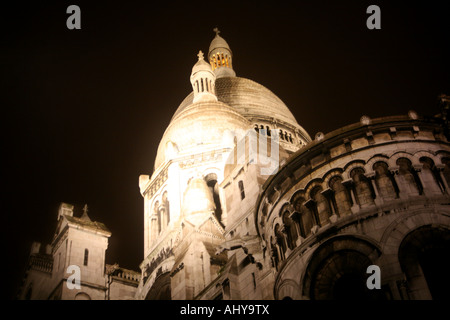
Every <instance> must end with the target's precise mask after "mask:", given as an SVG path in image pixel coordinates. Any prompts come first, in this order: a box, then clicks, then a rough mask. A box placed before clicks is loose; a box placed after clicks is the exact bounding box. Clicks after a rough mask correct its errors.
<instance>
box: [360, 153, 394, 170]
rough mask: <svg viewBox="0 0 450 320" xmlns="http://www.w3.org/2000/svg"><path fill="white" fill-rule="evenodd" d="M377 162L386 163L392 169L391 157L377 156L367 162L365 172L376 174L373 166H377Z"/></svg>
mask: <svg viewBox="0 0 450 320" xmlns="http://www.w3.org/2000/svg"><path fill="white" fill-rule="evenodd" d="M377 162H384V163H386V166H387V167H388V169H389V167H390V164H389V157H388V156H387V155H385V154H376V155H374V156H372V157H371V158H370V159H369V160H367V162H366V165H365V166H364V169H365V171H366V172H367V174H373V173H375V172H374V171H375V169H374V168H373V166H374V165H375V163H377Z"/></svg>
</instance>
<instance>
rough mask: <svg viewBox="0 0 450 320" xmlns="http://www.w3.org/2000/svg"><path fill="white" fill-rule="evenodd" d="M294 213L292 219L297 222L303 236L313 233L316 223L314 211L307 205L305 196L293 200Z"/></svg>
mask: <svg viewBox="0 0 450 320" xmlns="http://www.w3.org/2000/svg"><path fill="white" fill-rule="evenodd" d="M293 205H294V210H295V212H294V214H293V215H292V219H293V220H294V221H295V222H297V224H298V226H299V233H300V235H301V236H302V237H303V238H306V237H307V236H309V235H310V234H311V229H312V227H314V226H315V225H316V219H315V217H314V213H313V212H312V211H311V210H310V209H309V208H308V207H306V206H305V198H303V197H301V196H297V197H296V198H295V199H294V200H293Z"/></svg>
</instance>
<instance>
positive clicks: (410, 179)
mask: <svg viewBox="0 0 450 320" xmlns="http://www.w3.org/2000/svg"><path fill="white" fill-rule="evenodd" d="M395 164H396V165H397V168H398V170H397V177H398V179H399V187H400V188H399V189H400V192H402V191H403V192H404V193H406V194H408V195H413V196H414V195H421V194H422V193H423V185H422V183H421V181H420V179H419V176H418V175H417V172H416V169H415V168H414V165H413V162H412V161H411V159H410V158H409V157H408V158H407V157H398V158H397V160H396V162H395Z"/></svg>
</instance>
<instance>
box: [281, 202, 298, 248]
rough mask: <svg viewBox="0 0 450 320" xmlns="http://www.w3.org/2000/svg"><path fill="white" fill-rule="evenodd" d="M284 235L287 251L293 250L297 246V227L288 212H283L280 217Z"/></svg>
mask: <svg viewBox="0 0 450 320" xmlns="http://www.w3.org/2000/svg"><path fill="white" fill-rule="evenodd" d="M281 219H282V222H283V226H284V233H285V234H286V240H287V245H288V247H289V249H291V250H293V249H294V248H295V247H296V246H297V239H298V231H297V230H298V227H297V225H296V223H295V221H294V220H292V218H291V213H290V212H289V211H288V210H285V211H283V213H282V216H281Z"/></svg>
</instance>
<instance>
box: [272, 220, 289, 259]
mask: <svg viewBox="0 0 450 320" xmlns="http://www.w3.org/2000/svg"><path fill="white" fill-rule="evenodd" d="M274 233H275V238H276V247H277V248H278V256H279V257H280V260H284V259H285V258H286V250H287V245H286V238H285V235H284V233H283V232H282V231H281V227H280V225H279V224H276V225H275V229H274Z"/></svg>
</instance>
